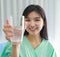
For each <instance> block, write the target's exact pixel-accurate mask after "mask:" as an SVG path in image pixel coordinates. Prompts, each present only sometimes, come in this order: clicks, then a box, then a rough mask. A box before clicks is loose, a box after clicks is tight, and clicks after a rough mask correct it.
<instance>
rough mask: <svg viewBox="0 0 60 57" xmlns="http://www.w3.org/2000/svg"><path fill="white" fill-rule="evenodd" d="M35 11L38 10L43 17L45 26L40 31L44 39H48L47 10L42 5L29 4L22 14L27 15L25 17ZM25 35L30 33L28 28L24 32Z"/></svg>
mask: <svg viewBox="0 0 60 57" xmlns="http://www.w3.org/2000/svg"><path fill="white" fill-rule="evenodd" d="M33 11H35V12H37V13H38V14H39V15H40V16H41V17H42V19H43V22H44V26H43V28H42V30H41V31H40V36H41V37H42V38H44V39H48V33H47V21H46V16H45V12H44V10H43V8H42V7H41V6H39V5H29V6H28V7H26V8H25V10H24V12H23V14H22V15H23V16H25V18H26V17H27V16H28V15H29V14H30V13H31V12H33ZM24 35H28V32H27V31H26V30H25V32H24Z"/></svg>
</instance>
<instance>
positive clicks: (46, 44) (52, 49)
mask: <svg viewBox="0 0 60 57" xmlns="http://www.w3.org/2000/svg"><path fill="white" fill-rule="evenodd" d="M44 41H45V47H46V48H47V49H48V50H49V51H52V52H53V51H54V50H55V49H54V46H53V45H52V43H51V42H50V41H49V40H45V39H44Z"/></svg>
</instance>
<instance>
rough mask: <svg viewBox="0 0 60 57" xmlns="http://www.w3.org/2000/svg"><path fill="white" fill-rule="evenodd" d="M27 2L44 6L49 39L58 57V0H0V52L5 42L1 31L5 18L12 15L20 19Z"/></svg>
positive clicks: (59, 50)
mask: <svg viewBox="0 0 60 57" xmlns="http://www.w3.org/2000/svg"><path fill="white" fill-rule="evenodd" d="M29 4H38V5H40V6H41V7H42V8H44V10H45V13H46V17H47V23H48V36H49V41H50V42H51V43H52V45H53V46H54V48H55V50H56V53H57V55H58V57H59V56H60V35H59V34H60V6H59V5H60V0H25V1H24V0H0V54H1V53H2V51H3V49H4V46H5V44H6V42H7V40H6V39H5V34H4V32H3V25H4V24H5V22H6V19H9V18H10V16H13V17H14V18H15V19H16V18H17V19H20V17H21V15H22V12H23V10H24V9H25V7H27V6H28V5H29Z"/></svg>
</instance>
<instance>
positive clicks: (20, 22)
mask: <svg viewBox="0 0 60 57" xmlns="http://www.w3.org/2000/svg"><path fill="white" fill-rule="evenodd" d="M10 22H11V24H12V26H13V28H14V29H13V34H14V36H13V37H12V38H10V39H11V42H22V40H23V35H24V16H22V17H21V18H20V19H14V18H13V17H10Z"/></svg>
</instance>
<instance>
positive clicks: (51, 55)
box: [1, 36, 57, 57]
mask: <svg viewBox="0 0 60 57" xmlns="http://www.w3.org/2000/svg"><path fill="white" fill-rule="evenodd" d="M11 52H12V43H11V42H8V43H7V45H6V47H5V48H4V51H3V52H2V55H1V57H11ZM19 57H57V56H56V53H55V50H54V48H53V47H52V45H51V44H50V43H49V42H48V40H45V39H43V40H42V42H41V44H40V45H39V46H38V47H37V48H35V49H34V48H33V47H32V46H31V44H30V42H29V40H28V39H27V38H26V36H24V38H23V42H22V44H21V47H20V54H19Z"/></svg>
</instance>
